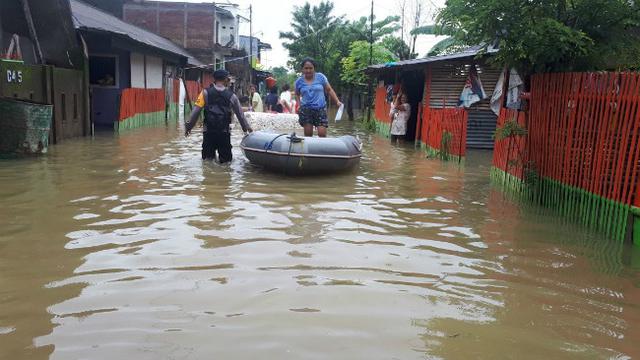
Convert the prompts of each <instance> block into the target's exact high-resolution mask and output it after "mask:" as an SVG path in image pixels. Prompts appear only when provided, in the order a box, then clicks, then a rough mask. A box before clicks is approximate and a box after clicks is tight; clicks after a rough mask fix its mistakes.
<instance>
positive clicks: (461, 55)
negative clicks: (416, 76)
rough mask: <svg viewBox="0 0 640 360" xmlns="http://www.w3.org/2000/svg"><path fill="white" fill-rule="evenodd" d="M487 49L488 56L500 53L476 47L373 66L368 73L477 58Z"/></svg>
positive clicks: (489, 48)
mask: <svg viewBox="0 0 640 360" xmlns="http://www.w3.org/2000/svg"><path fill="white" fill-rule="evenodd" d="M485 48H486V53H487V54H494V53H496V52H498V49H496V48H493V47H491V46H490V47H488V48H487V47H486V46H484V45H476V46H472V47H470V48H467V49H465V50H463V51H460V52H457V53H455V54H450V55H440V56H428V57H426V58H422V59H411V60H404V61H397V62H389V63H385V64H376V65H371V66H369V67H368V68H367V71H366V72H367V73H373V72H377V71H378V70H382V69H394V68H398V67H406V66H419V65H423V64H428V63H433V62H438V61H447V60H459V59H465V58H469V57H475V56H477V55H478V54H480V53H481V52H482V51H483V50H484V49H485Z"/></svg>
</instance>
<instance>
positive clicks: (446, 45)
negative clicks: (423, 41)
mask: <svg viewBox="0 0 640 360" xmlns="http://www.w3.org/2000/svg"><path fill="white" fill-rule="evenodd" d="M467 47H469V46H468V45H467V44H465V43H464V42H462V41H460V40H458V39H456V38H454V37H447V38H445V39H442V40H440V41H439V42H437V43H436V44H435V45H433V47H431V50H429V53H428V54H427V56H438V55H449V54H454V53H456V52H460V51H462V50H464V49H465V48H467Z"/></svg>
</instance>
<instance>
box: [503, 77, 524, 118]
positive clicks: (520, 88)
mask: <svg viewBox="0 0 640 360" xmlns="http://www.w3.org/2000/svg"><path fill="white" fill-rule="evenodd" d="M523 92H524V81H522V78H521V77H520V75H518V71H517V70H516V69H514V68H511V71H510V72H509V88H508V89H507V108H509V109H517V110H520V108H521V107H522V100H521V99H520V95H522V93H523Z"/></svg>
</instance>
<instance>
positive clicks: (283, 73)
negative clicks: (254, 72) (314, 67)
mask: <svg viewBox="0 0 640 360" xmlns="http://www.w3.org/2000/svg"><path fill="white" fill-rule="evenodd" d="M270 71H271V73H272V74H273V77H274V78H275V79H276V85H277V86H278V89H282V86H283V85H284V84H289V86H290V87H292V88H293V84H294V83H295V81H296V79H297V78H298V74H296V73H295V72H291V71H289V70H287V69H286V68H284V67H281V66H278V67H274V68H273V69H271V70H270Z"/></svg>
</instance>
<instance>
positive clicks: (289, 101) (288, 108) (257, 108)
mask: <svg viewBox="0 0 640 360" xmlns="http://www.w3.org/2000/svg"><path fill="white" fill-rule="evenodd" d="M268 91H269V92H268V93H267V96H266V97H265V98H264V101H263V99H262V96H260V93H259V92H258V91H257V90H256V87H255V85H251V86H250V87H249V93H250V95H249V96H248V97H244V98H243V99H241V100H243V104H246V105H247V106H246V110H247V111H253V112H268V113H285V114H297V113H298V101H297V100H296V96H295V93H294V91H293V90H292V89H291V88H290V86H289V85H288V84H284V85H283V86H282V91H281V92H280V93H278V86H273V87H271V88H270V89H269V90H268Z"/></svg>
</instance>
